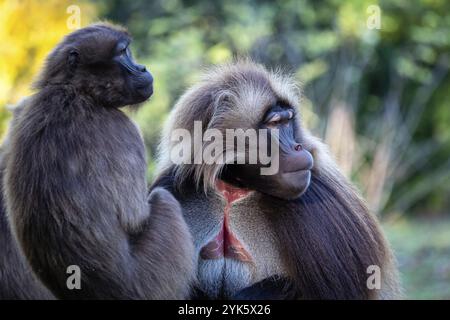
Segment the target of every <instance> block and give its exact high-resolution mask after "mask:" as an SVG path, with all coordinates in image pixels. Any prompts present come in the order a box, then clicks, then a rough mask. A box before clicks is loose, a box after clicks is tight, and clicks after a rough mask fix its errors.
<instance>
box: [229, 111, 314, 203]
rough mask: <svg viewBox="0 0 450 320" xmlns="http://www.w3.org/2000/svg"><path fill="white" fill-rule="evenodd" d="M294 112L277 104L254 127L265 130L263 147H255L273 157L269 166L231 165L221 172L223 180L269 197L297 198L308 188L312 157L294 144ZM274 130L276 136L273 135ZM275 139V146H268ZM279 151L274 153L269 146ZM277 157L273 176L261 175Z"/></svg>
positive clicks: (259, 164)
mask: <svg viewBox="0 0 450 320" xmlns="http://www.w3.org/2000/svg"><path fill="white" fill-rule="evenodd" d="M295 118H296V110H295V109H294V108H293V107H291V106H289V105H287V104H285V103H282V102H277V103H275V104H274V105H273V106H271V107H270V108H268V110H267V111H266V112H265V114H264V115H263V117H262V118H261V119H260V120H259V123H258V124H257V125H256V126H257V129H261V128H263V129H267V135H268V138H267V139H266V140H267V142H268V143H267V144H266V145H261V144H258V146H257V148H258V154H259V151H261V150H260V149H261V148H267V150H265V152H266V153H267V154H270V155H271V157H272V160H271V163H270V165H267V164H262V163H260V162H258V163H256V164H231V165H227V166H226V167H225V169H224V171H223V173H222V179H224V180H226V181H228V182H232V183H234V184H238V185H240V186H242V187H245V188H249V189H253V190H257V191H260V192H262V193H266V194H270V195H272V196H275V197H279V198H283V199H295V198H298V197H300V196H301V195H302V194H303V193H304V192H305V190H306V189H307V188H308V186H309V183H310V179H311V169H312V167H313V157H312V155H311V153H309V152H308V151H307V150H306V149H304V148H303V146H302V145H301V144H300V143H299V141H297V140H298V139H297V138H296V136H295V132H296V131H297V130H296V126H297V122H296V121H295ZM274 129H277V132H278V137H275V136H274V133H275V130H274ZM271 138H275V140H276V143H275V145H271V144H270V141H271ZM273 146H275V147H276V148H278V152H277V153H275V152H273V150H271V147H273ZM275 156H277V157H278V159H279V160H278V161H279V165H278V166H277V167H278V170H277V171H276V172H275V173H274V174H270V175H263V174H262V172H261V168H263V167H269V166H271V165H272V164H273V161H275V160H274V159H275V158H274V157H275ZM258 160H259V159H258Z"/></svg>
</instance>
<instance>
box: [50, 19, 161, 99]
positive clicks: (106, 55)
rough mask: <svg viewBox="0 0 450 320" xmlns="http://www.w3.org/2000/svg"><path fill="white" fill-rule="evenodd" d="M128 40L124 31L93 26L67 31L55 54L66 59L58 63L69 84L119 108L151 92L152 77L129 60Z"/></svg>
mask: <svg viewBox="0 0 450 320" xmlns="http://www.w3.org/2000/svg"><path fill="white" fill-rule="evenodd" d="M130 43H131V39H130V37H129V35H128V34H127V33H126V31H124V30H122V29H116V28H114V27H112V26H108V25H94V26H91V27H87V28H84V29H80V30H78V31H75V32H74V33H72V34H70V35H69V36H68V37H66V39H65V40H64V42H63V43H62V44H61V45H60V46H59V48H58V49H57V52H56V53H55V54H59V52H62V53H63V54H64V55H63V58H60V59H63V60H64V59H67V60H65V61H62V62H64V65H65V73H66V74H67V78H68V80H67V81H68V82H69V83H70V84H72V85H74V86H75V87H77V88H78V89H79V90H80V91H82V92H83V93H84V94H86V95H88V96H91V97H93V98H94V99H95V100H96V101H97V102H98V103H100V104H102V105H104V106H106V107H122V106H125V105H133V104H138V103H140V102H143V101H145V100H147V99H148V98H149V97H150V96H151V95H152V93H153V77H152V75H151V74H150V72H148V71H147V69H146V67H145V66H143V65H140V64H137V63H136V62H135V61H134V60H133V57H132V54H131V50H130ZM58 51H59V52H58Z"/></svg>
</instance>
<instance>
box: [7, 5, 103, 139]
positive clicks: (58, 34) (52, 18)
mask: <svg viewBox="0 0 450 320" xmlns="http://www.w3.org/2000/svg"><path fill="white" fill-rule="evenodd" d="M73 4H75V5H78V6H79V7H80V9H81V24H82V26H85V25H87V24H88V23H89V22H90V21H91V19H92V17H93V15H94V13H95V10H94V7H93V6H92V5H90V4H87V3H86V2H80V1H75V2H74V1H66V0H63V1H61V0H47V1H37V0H35V1H33V0H0V39H1V40H2V46H0V57H1V59H0V114H1V115H0V135H1V134H2V133H3V132H4V126H3V124H2V123H1V122H4V119H5V117H6V111H5V105H6V104H10V103H16V102H17V101H19V100H20V99H21V98H23V97H24V96H26V95H29V94H30V93H31V92H30V84H31V81H32V79H33V78H34V77H35V76H36V75H37V73H38V71H39V69H40V68H41V67H42V64H43V61H44V59H45V57H46V56H47V54H48V53H49V52H50V50H51V49H52V48H53V47H54V46H55V45H56V44H57V43H58V42H59V41H60V40H61V39H62V37H63V36H64V35H65V34H67V33H69V32H71V31H72V30H70V29H69V28H68V26H67V19H68V18H69V15H68V14H67V12H66V10H67V7H68V6H70V5H73Z"/></svg>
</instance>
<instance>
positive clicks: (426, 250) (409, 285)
mask: <svg viewBox="0 0 450 320" xmlns="http://www.w3.org/2000/svg"><path fill="white" fill-rule="evenodd" d="M384 229H385V230H386V232H387V234H388V238H389V240H390V242H391V244H392V246H393V249H394V251H395V254H396V257H397V260H398V264H399V269H400V272H401V278H402V283H403V286H404V289H405V293H406V298H408V299H450V287H449V283H450V221H449V220H448V219H447V220H436V219H435V220H423V219H420V220H414V219H413V220H401V221H397V222H395V223H385V224H384Z"/></svg>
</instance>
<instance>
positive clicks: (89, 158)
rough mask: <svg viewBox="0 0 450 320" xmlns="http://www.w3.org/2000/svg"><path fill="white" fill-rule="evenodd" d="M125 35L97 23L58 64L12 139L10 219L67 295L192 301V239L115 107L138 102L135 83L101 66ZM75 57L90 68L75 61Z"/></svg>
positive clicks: (29, 254) (56, 55) (65, 48)
mask: <svg viewBox="0 0 450 320" xmlns="http://www.w3.org/2000/svg"><path fill="white" fill-rule="evenodd" d="M120 37H127V34H126V33H124V32H123V30H122V29H118V28H115V27H113V26H110V25H105V24H100V25H94V26H90V27H88V28H85V29H81V30H79V31H76V32H75V33H73V34H71V35H69V36H68V37H67V38H66V39H65V40H64V41H63V42H62V43H61V44H60V45H58V46H57V47H56V48H55V50H54V51H53V53H52V54H51V55H50V56H49V60H48V62H47V67H46V68H45V69H44V70H43V72H42V76H41V78H40V80H39V81H38V83H37V85H36V86H37V88H38V89H39V91H38V92H37V93H36V94H35V95H34V96H33V97H31V98H30V100H29V101H28V103H27V105H26V106H25V107H24V109H23V111H21V112H20V116H19V117H17V119H16V120H15V121H14V123H13V125H12V129H11V134H10V138H9V140H8V146H7V149H8V157H7V158H6V161H5V168H6V169H5V177H4V181H3V183H4V193H5V200H6V207H7V212H8V215H9V220H10V221H9V222H10V225H11V226H12V230H13V231H14V234H15V237H16V238H17V240H18V243H19V244H20V246H21V248H22V250H23V253H24V255H25V257H26V259H27V261H28V263H29V264H30V266H31V268H32V269H33V271H34V272H35V273H36V275H37V276H38V277H39V279H40V280H42V282H43V283H44V284H45V285H46V286H47V287H48V288H49V289H51V291H52V292H53V293H54V294H55V295H56V296H57V297H58V298H76V299H164V298H165V299H179V298H184V297H186V296H187V295H188V293H189V291H190V285H191V282H192V280H193V278H194V268H195V258H194V255H193V245H192V240H191V235H190V233H189V230H188V229H187V226H186V224H185V222H184V219H183V217H182V215H181V209H180V206H179V204H178V202H177V201H176V200H175V198H174V197H173V196H172V195H171V194H170V193H169V192H167V191H166V190H164V189H156V190H153V192H152V193H151V194H150V195H149V196H148V192H147V182H146V180H145V173H146V167H147V165H146V159H145V150H144V144H143V141H142V138H141V135H140V133H139V131H138V129H137V127H136V126H135V125H134V123H133V122H132V121H131V120H130V119H129V118H128V117H127V116H126V115H125V114H124V113H123V112H122V111H120V110H119V109H117V108H116V107H118V106H121V105H123V101H129V100H130V94H129V92H127V91H126V90H125V87H124V85H125V84H126V83H127V82H126V79H124V76H123V73H122V72H120V70H114V69H111V68H110V67H106V66H105V64H102V63H100V64H98V63H99V62H102V61H109V60H108V59H109V58H108V57H109V55H110V54H111V52H110V51H111V50H113V48H114V45H115V44H116V43H117V39H118V38H120ZM74 48H75V49H77V50H78V52H79V56H80V59H81V61H84V62H83V66H87V67H83V68H79V69H77V68H78V67H76V66H75V67H74V66H73V65H71V64H70V63H69V64H68V63H67V57H68V55H67V54H70V51H71V50H73V49H74ZM102 59H104V60H102ZM89 62H92V63H93V64H89ZM100 80H102V81H100ZM0 254H3V251H1V252H0ZM8 263H10V264H11V265H10V266H9V268H14V267H16V266H15V265H14V263H16V262H14V261H13V260H11V261H7V262H6V264H8ZM70 265H77V266H79V267H80V269H81V290H77V289H74V290H70V289H69V288H68V287H67V285H66V281H67V278H68V276H69V275H70V274H67V273H66V270H67V268H68V267H69V266H70ZM18 267H20V266H18Z"/></svg>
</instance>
